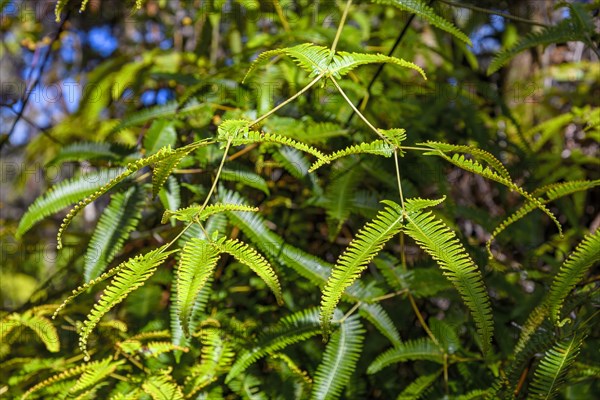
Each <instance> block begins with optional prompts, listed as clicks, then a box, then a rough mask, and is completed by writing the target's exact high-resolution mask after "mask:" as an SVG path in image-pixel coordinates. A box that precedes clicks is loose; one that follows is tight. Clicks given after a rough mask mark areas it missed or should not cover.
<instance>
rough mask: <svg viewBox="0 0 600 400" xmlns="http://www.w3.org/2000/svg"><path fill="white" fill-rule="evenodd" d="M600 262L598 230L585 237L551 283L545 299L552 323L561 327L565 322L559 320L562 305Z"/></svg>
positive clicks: (599, 235)
mask: <svg viewBox="0 0 600 400" xmlns="http://www.w3.org/2000/svg"><path fill="white" fill-rule="evenodd" d="M599 261H600V228H599V229H596V231H595V232H594V233H593V234H591V235H588V236H586V237H585V238H584V239H583V240H582V241H581V243H579V245H578V246H577V248H576V249H575V251H573V252H572V253H571V255H569V257H568V258H567V259H566V260H565V262H564V263H563V264H562V265H561V267H560V269H559V271H558V274H556V277H555V278H554V281H553V282H552V286H551V287H550V292H549V293H548V297H547V304H548V307H549V308H550V318H551V319H552V321H553V322H554V323H555V324H557V325H559V326H562V325H564V324H565V322H566V321H569V319H567V320H565V321H561V320H560V312H561V309H562V307H563V303H564V301H565V299H566V298H567V296H568V295H569V293H571V290H573V288H574V287H575V285H576V284H577V283H579V281H581V279H582V278H583V277H584V275H585V273H586V272H587V271H588V269H589V268H590V267H592V266H593V265H594V264H596V263H598V262H599Z"/></svg>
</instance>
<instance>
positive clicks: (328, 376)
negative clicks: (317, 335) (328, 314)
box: [311, 315, 365, 400]
mask: <svg viewBox="0 0 600 400" xmlns="http://www.w3.org/2000/svg"><path fill="white" fill-rule="evenodd" d="M364 333H365V330H364V329H363V326H362V324H361V323H360V319H359V317H358V316H356V315H354V316H350V317H349V318H347V319H346V320H345V321H344V322H342V323H341V324H340V326H339V328H338V329H337V330H336V331H335V333H334V334H333V335H332V336H331V340H330V341H329V343H327V347H326V348H325V354H324V355H323V359H322V360H321V363H320V364H319V366H318V367H317V371H316V372H315V375H314V382H313V386H312V393H311V399H315V400H317V399H318V400H321V399H337V398H339V397H340V395H341V394H342V390H343V389H344V387H345V386H346V385H347V384H348V382H349V381H350V378H351V377H352V373H353V372H354V370H355V367H356V364H357V363H358V359H359V357H360V353H361V352H362V348H363V339H364Z"/></svg>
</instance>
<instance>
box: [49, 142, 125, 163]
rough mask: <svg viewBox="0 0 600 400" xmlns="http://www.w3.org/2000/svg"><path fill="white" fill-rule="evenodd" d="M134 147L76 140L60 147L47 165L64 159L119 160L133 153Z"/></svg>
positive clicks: (61, 161)
mask: <svg viewBox="0 0 600 400" xmlns="http://www.w3.org/2000/svg"><path fill="white" fill-rule="evenodd" d="M134 152H135V148H134V147H130V146H126V145H123V144H120V143H107V142H77V143H73V144H69V145H66V146H64V147H61V149H60V151H59V152H58V154H57V155H56V156H55V157H54V158H53V159H52V160H51V161H50V162H49V163H48V165H57V164H62V163H64V162H65V161H89V160H96V159H100V160H106V161H111V162H117V163H119V162H121V161H122V160H123V159H124V158H127V157H131V156H133V155H134Z"/></svg>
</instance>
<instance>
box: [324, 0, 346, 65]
mask: <svg viewBox="0 0 600 400" xmlns="http://www.w3.org/2000/svg"><path fill="white" fill-rule="evenodd" d="M351 5H352V0H348V1H347V2H346V7H345V8H344V12H343V13H342V19H341V21H340V24H339V25H338V28H337V32H336V33H335V38H334V39H333V44H332V45H331V50H329V58H328V60H327V61H331V60H332V59H333V56H334V55H335V49H336V47H337V44H338V41H339V40H340V36H341V35H342V30H343V29H344V25H345V24H346V17H347V16H348V11H349V10H350V6H351Z"/></svg>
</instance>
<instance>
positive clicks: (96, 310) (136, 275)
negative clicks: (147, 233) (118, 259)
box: [79, 246, 175, 358]
mask: <svg viewBox="0 0 600 400" xmlns="http://www.w3.org/2000/svg"><path fill="white" fill-rule="evenodd" d="M173 252H175V250H171V251H165V247H164V246H163V247H159V248H158V249H155V250H152V251H150V252H148V253H146V254H144V255H139V256H136V257H134V258H131V259H129V260H127V261H125V262H124V263H123V264H122V267H121V269H120V270H119V272H118V273H117V274H116V276H115V277H114V278H113V279H112V281H111V282H110V284H109V285H108V286H107V287H106V289H104V292H103V293H102V296H100V300H98V302H97V303H96V304H95V305H94V307H93V308H92V310H91V311H90V313H89V314H88V316H87V319H86V320H85V321H84V323H83V326H82V328H81V331H80V333H79V346H80V348H81V350H82V351H83V353H84V354H85V356H86V358H89V354H88V353H87V339H88V337H89V335H90V333H91V332H92V330H93V329H94V327H95V326H96V325H97V324H98V322H100V319H101V318H102V317H103V316H104V314H106V313H107V312H108V311H110V310H111V309H112V308H113V307H114V306H115V305H117V304H119V303H120V302H122V301H123V300H124V299H125V298H126V297H127V296H128V295H129V293H131V292H133V291H134V290H136V289H137V288H139V287H141V286H142V285H143V284H144V283H145V282H146V280H148V278H150V276H152V274H153V273H154V271H156V268H157V267H158V266H159V265H160V264H161V263H162V262H163V261H164V260H165V259H166V258H167V257H168V256H169V254H171V253H173Z"/></svg>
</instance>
